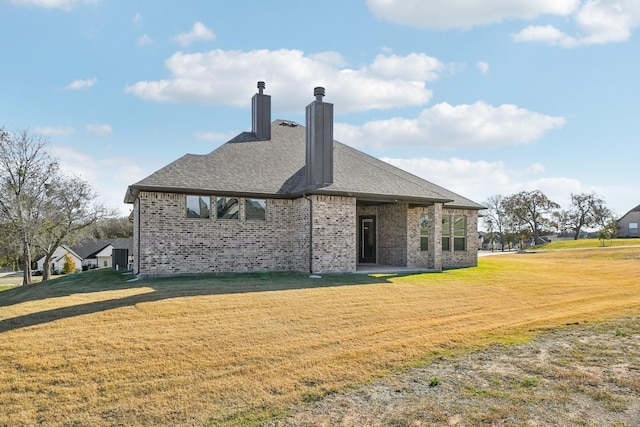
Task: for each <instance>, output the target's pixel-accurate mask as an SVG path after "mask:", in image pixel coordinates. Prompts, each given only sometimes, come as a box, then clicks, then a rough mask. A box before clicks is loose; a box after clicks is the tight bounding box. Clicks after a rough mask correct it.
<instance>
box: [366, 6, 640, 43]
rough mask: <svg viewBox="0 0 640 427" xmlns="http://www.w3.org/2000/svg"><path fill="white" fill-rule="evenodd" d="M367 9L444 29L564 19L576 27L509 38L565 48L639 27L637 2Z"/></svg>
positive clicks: (538, 28)
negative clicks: (570, 31)
mask: <svg viewBox="0 0 640 427" xmlns="http://www.w3.org/2000/svg"><path fill="white" fill-rule="evenodd" d="M367 4H368V6H369V10H370V11H371V12H372V13H373V14H374V15H376V16H377V17H379V18H380V19H384V20H387V21H390V22H394V23H397V24H402V25H410V26H413V27H418V28H429V29H437V30H445V29H451V28H465V29H468V28H471V27H474V26H478V25H488V24H494V23H499V22H502V21H506V20H513V19H518V20H532V19H536V18H537V19H539V20H542V19H544V15H556V16H561V17H568V18H569V22H571V23H575V25H576V26H577V29H578V31H577V32H576V34H575V35H570V34H567V33H566V32H563V31H562V30H560V29H558V28H556V27H554V26H552V25H531V26H528V27H526V28H524V29H523V30H522V31H520V32H518V33H517V34H515V35H514V36H513V39H514V40H515V41H517V42H544V43H548V44H549V45H552V46H561V47H565V48H569V47H575V46H583V45H594V44H604V43H613V42H621V41H625V40H628V39H629V38H630V37H631V33H632V31H633V30H634V29H635V28H636V27H638V26H640V1H638V0H474V1H468V0H448V1H434V0H431V1H426V0H367Z"/></svg>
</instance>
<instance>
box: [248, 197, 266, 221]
mask: <svg viewBox="0 0 640 427" xmlns="http://www.w3.org/2000/svg"><path fill="white" fill-rule="evenodd" d="M266 214H267V201H266V200H264V199H245V200H244V219H246V220H248V221H264V220H265V219H266Z"/></svg>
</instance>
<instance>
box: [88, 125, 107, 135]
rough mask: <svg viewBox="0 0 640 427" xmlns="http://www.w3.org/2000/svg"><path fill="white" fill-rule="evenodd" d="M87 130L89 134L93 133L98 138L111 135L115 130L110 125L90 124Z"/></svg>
mask: <svg viewBox="0 0 640 427" xmlns="http://www.w3.org/2000/svg"><path fill="white" fill-rule="evenodd" d="M85 129H86V130H87V132H91V133H92V134H94V135H96V136H107V135H109V134H111V132H112V130H113V129H111V126H109V125H95V124H88V125H87V126H85Z"/></svg>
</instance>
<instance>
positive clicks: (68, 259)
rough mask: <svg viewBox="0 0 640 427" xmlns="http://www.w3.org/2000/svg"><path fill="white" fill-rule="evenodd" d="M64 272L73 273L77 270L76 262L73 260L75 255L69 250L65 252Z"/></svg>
mask: <svg viewBox="0 0 640 427" xmlns="http://www.w3.org/2000/svg"><path fill="white" fill-rule="evenodd" d="M62 272H63V273H64V274H71V273H75V272H76V262H75V261H74V260H73V256H71V254H70V253H69V252H67V253H66V254H64V264H63V265H62Z"/></svg>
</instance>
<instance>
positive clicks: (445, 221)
mask: <svg viewBox="0 0 640 427" xmlns="http://www.w3.org/2000/svg"><path fill="white" fill-rule="evenodd" d="M442 250H443V251H450V250H451V216H449V215H443V216H442Z"/></svg>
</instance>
